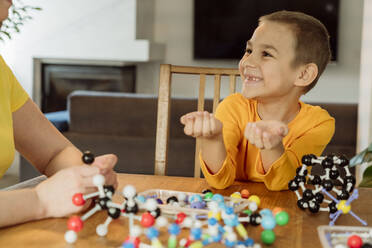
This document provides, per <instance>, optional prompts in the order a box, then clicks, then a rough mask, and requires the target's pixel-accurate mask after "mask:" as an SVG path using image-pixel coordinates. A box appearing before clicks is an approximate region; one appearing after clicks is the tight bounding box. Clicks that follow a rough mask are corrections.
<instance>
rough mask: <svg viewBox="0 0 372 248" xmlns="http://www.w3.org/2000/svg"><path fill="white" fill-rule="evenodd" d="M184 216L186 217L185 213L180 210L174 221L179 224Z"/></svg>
mask: <svg viewBox="0 0 372 248" xmlns="http://www.w3.org/2000/svg"><path fill="white" fill-rule="evenodd" d="M185 218H186V214H185V213H182V212H180V213H178V214H177V218H176V221H175V222H176V223H177V224H178V225H179V224H181V223H182V222H183V220H184V219H185Z"/></svg>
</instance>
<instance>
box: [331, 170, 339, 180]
mask: <svg viewBox="0 0 372 248" xmlns="http://www.w3.org/2000/svg"><path fill="white" fill-rule="evenodd" d="M339 175H340V173H339V172H338V170H331V171H330V172H329V177H330V178H331V179H334V180H335V179H337V178H338V176H339Z"/></svg>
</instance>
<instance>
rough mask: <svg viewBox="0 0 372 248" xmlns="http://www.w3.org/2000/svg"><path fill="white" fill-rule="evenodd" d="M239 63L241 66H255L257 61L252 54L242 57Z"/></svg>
mask: <svg viewBox="0 0 372 248" xmlns="http://www.w3.org/2000/svg"><path fill="white" fill-rule="evenodd" d="M241 64H242V66H243V67H257V63H256V62H255V59H254V58H253V56H252V55H250V56H247V57H245V58H243V59H242V61H241Z"/></svg>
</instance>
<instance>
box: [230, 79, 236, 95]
mask: <svg viewBox="0 0 372 248" xmlns="http://www.w3.org/2000/svg"><path fill="white" fill-rule="evenodd" d="M235 92H236V76H235V75H230V94H234V93H235Z"/></svg>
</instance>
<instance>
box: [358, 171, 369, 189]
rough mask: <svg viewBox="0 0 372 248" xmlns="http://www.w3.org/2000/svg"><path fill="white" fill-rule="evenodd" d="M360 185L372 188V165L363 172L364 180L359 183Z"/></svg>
mask: <svg viewBox="0 0 372 248" xmlns="http://www.w3.org/2000/svg"><path fill="white" fill-rule="evenodd" d="M359 187H368V188H372V166H369V167H368V168H367V169H366V170H365V171H364V173H363V179H362V182H361V183H360V184H359Z"/></svg>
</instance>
